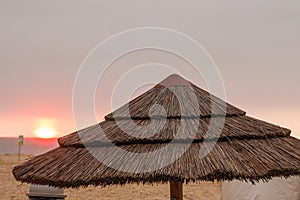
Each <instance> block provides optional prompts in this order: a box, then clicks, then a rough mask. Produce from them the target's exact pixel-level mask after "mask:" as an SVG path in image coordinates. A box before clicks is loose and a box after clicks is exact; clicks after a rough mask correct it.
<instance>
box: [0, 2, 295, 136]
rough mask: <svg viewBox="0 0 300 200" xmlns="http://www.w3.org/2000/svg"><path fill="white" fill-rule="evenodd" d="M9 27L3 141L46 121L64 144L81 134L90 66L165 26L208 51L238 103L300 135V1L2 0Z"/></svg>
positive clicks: (0, 9) (0, 60) (2, 61)
mask: <svg viewBox="0 0 300 200" xmlns="http://www.w3.org/2000/svg"><path fill="white" fill-rule="evenodd" d="M0 25H1V31H0V74H1V79H0V88H1V100H0V102H1V104H0V120H1V126H0V136H17V135H19V134H20V133H22V134H24V135H25V136H33V131H34V130H36V129H37V128H38V126H39V123H40V120H42V119H45V120H49V121H51V123H53V124H52V126H53V128H55V129H56V131H57V132H58V133H59V136H62V135H65V134H67V133H69V132H71V131H74V130H75V127H74V125H73V116H72V88H73V83H74V81H75V76H76V73H77V70H78V69H79V67H80V65H81V63H82V61H83V59H84V58H85V57H86V56H87V54H88V53H89V52H90V51H91V50H92V49H93V48H94V47H95V46H96V45H97V44H98V43H99V42H101V41H103V40H105V39H106V38H107V37H109V36H111V35H113V34H116V33H118V32H120V31H124V30H127V29H131V28H136V27H147V26H155V27H164V28H170V29H174V30H177V31H180V32H183V33H185V34H187V35H189V36H191V37H192V38H194V39H195V40H196V41H198V42H199V43H200V44H202V45H203V46H204V47H205V48H206V49H207V51H208V52H209V53H210V55H211V56H212V58H213V59H214V61H215V62H216V64H217V65H218V67H219V70H220V72H221V74H222V77H223V80H224V84H225V87H226V93H227V100H228V101H229V102H230V103H232V104H234V105H236V106H237V107H240V108H241V109H243V110H245V111H247V113H248V115H250V116H254V117H257V118H260V119H263V120H265V121H269V122H273V123H275V124H279V125H281V126H284V127H287V128H290V129H292V131H293V135H296V136H298V137H300V125H299V120H300V104H299V102H300V93H299V85H300V79H299V77H298V76H299V72H300V68H299V67H300V66H299V64H300V55H299V52H300V38H299V35H300V2H299V1H296V0H294V1H291V0H287V1H276V0H265V1H258V0H255V1H240V0H236V1H171V0H170V1H54V0H52V1H49V0H45V1H32V0H28V1H13V0H2V1H0ZM152 53H153V52H152ZM153 54H155V53H153ZM153 54H148V57H151V56H150V55H153ZM138 58H139V59H140V60H143V59H144V58H141V56H139V57H138ZM124 59H125V58H124ZM145 60H147V59H145ZM125 61H126V60H124V61H123V62H124V63H122V62H121V61H120V62H118V63H116V64H115V65H118V66H119V67H122V65H123V64H124V65H125ZM128 63H130V62H126V64H128ZM107 111H108V110H107ZM103 112H104V111H103ZM105 112H106V111H105ZM103 114H104V113H101V114H100V115H101V116H102V115H103ZM101 116H100V118H101Z"/></svg>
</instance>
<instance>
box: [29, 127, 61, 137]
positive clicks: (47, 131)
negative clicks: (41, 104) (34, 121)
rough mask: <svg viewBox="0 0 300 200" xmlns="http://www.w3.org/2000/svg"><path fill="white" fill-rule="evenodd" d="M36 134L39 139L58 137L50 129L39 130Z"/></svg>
mask: <svg viewBox="0 0 300 200" xmlns="http://www.w3.org/2000/svg"><path fill="white" fill-rule="evenodd" d="M34 133H35V135H36V136H37V137H39V138H53V137H54V136H55V135H56V132H55V131H54V130H53V129H52V128H49V127H42V128H39V129H38V130H36V131H35V132H34Z"/></svg>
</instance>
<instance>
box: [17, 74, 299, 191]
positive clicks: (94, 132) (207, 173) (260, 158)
mask: <svg viewBox="0 0 300 200" xmlns="http://www.w3.org/2000/svg"><path fill="white" fill-rule="evenodd" d="M170 83H171V84H170ZM171 87H172V88H171ZM172 90H173V91H174V90H176V91H178V93H179V94H182V95H185V96H189V93H190V92H192V91H195V94H196V97H197V100H198V105H192V104H189V103H190V102H189V99H186V102H185V103H186V104H185V105H184V109H185V112H184V114H185V115H181V113H180V112H179V111H180V109H179V102H178V100H177V99H176V97H175V96H174V94H173V93H172V92H170V91H172ZM176 93H177V92H176ZM211 102H213V103H214V105H215V106H216V105H217V109H215V110H214V112H211V106H212V103H211ZM154 104H160V105H162V106H163V107H164V110H165V113H166V116H167V117H164V116H163V115H162V114H161V113H163V111H159V110H154V111H153V110H151V107H152V106H153V105H154ZM223 104H224V102H223V101H222V100H221V99H218V98H216V97H214V96H212V95H210V94H209V93H207V92H205V91H204V90H202V89H199V88H197V87H196V86H195V85H193V84H190V83H189V82H187V81H186V80H184V79H182V78H180V77H178V76H171V77H169V78H167V79H166V80H164V81H162V82H161V83H160V84H158V85H157V86H155V87H154V88H152V89H151V90H149V91H147V92H146V93H144V94H142V95H141V96H139V97H137V98H136V99H134V100H132V101H131V102H129V104H128V105H125V106H123V107H121V108H120V109H118V110H116V111H115V112H114V113H113V114H109V115H107V116H106V117H105V119H106V120H105V121H103V122H101V123H99V124H96V125H94V126H90V127H88V128H86V129H83V130H80V131H78V132H74V133H72V134H69V135H67V136H65V137H62V138H60V139H59V140H58V142H59V145H60V147H58V148H56V149H54V150H52V151H50V152H47V153H45V154H42V155H39V156H36V157H34V158H32V159H30V160H29V161H27V162H25V163H23V164H21V165H19V166H16V167H15V168H14V169H13V174H14V176H15V178H16V179H17V180H19V181H22V182H29V183H35V184H47V185H52V186H58V187H78V186H81V185H84V186H87V185H91V184H92V185H102V186H105V185H110V184H125V183H131V182H137V183H140V182H141V183H145V182H149V183H153V182H167V181H186V182H189V181H215V180H219V181H220V180H232V179H239V180H246V181H252V182H253V181H258V180H261V179H263V180H268V179H270V178H272V177H273V176H290V175H299V174H300V168H299V166H300V149H299V148H300V140H298V139H295V138H293V137H291V136H290V130H288V129H285V128H282V127H280V126H276V125H273V124H270V123H267V122H264V121H261V120H258V119H254V118H251V117H248V116H246V115H245V114H246V113H245V112H244V111H242V110H240V109H238V108H236V107H234V106H232V105H230V104H226V105H227V109H226V112H225V113H224V112H223V111H222V109H221V106H222V105H223ZM218 105H220V109H218ZM126 106H128V107H129V110H130V114H128V113H126V109H125V108H126ZM195 106H196V107H197V106H199V110H200V113H199V112H196V111H197V109H195ZM149 111H150V116H151V119H150V116H149ZM151 112H152V113H151ZM224 118H225V124H224V127H220V126H219V122H221V121H222V120H223V119H224ZM130 119H131V120H133V122H132V123H130V121H129V120H130ZM182 125H184V128H180V126H182ZM209 125H211V127H212V130H211V132H210V133H209V134H208V133H207V131H208V127H209ZM195 126H196V127H195ZM100 127H101V129H102V131H103V133H104V134H105V137H107V138H108V139H109V140H110V141H111V142H112V143H108V142H107V140H106V139H105V137H104V136H103V135H101V134H99V132H100ZM120 127H122V128H120ZM141 127H142V128H141ZM194 131H195V133H194ZM127 133H133V134H130V135H129V134H127ZM219 134H220V135H219ZM133 135H135V136H133ZM149 135H150V137H149ZM136 136H138V137H136ZM174 138H175V139H174ZM171 140H173V143H171V144H170V141H171ZM82 141H84V144H83V142H82ZM174 141H175V142H174ZM212 142H216V144H215V146H214V147H213V149H212V150H211V152H210V153H209V154H208V155H207V156H205V157H203V158H201V157H200V156H199V152H200V150H201V149H205V148H206V147H207V146H209V145H210V144H211V143H212ZM190 143H191V144H190ZM112 144H113V145H116V146H118V147H119V148H121V149H123V150H126V151H128V152H142V153H146V152H154V151H155V150H157V149H164V148H166V145H167V144H169V145H170V146H171V149H172V151H168V153H170V155H168V156H169V157H171V158H172V157H174V158H175V157H176V158H177V156H178V154H180V152H181V150H182V149H184V148H186V149H187V151H186V152H185V153H184V154H183V155H182V156H180V158H178V159H176V160H175V162H173V163H171V164H170V165H168V166H165V167H163V168H161V169H157V170H154V171H149V172H142V173H140V172H141V171H143V169H142V168H143V167H145V165H144V164H145V163H139V162H137V160H136V157H134V156H133V157H130V158H126V159H127V162H130V163H132V166H131V167H132V169H135V170H136V171H133V172H126V171H128V170H127V169H125V167H126V166H127V165H124V169H122V170H120V171H118V170H115V169H112V168H110V167H108V166H107V165H105V164H103V163H101V162H100V161H98V160H97V159H96V158H95V157H94V156H93V155H91V154H90V152H89V151H88V150H87V149H86V148H85V147H89V150H90V151H92V152H93V153H94V155H102V156H103V155H104V156H105V155H107V157H108V158H107V159H110V160H108V162H111V163H114V162H116V163H118V162H122V161H119V160H114V157H118V156H121V157H122V156H125V155H115V154H117V153H119V152H113V151H112V148H113V145H112ZM145 156H147V154H145ZM158 157H159V156H158ZM146 158H147V157H146ZM160 162H164V161H163V160H157V159H148V160H147V163H146V164H147V166H149V167H150V168H151V166H154V165H157V163H160Z"/></svg>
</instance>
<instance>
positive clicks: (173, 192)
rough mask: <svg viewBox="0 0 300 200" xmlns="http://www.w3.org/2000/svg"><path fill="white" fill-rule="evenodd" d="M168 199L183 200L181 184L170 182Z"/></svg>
mask: <svg viewBox="0 0 300 200" xmlns="http://www.w3.org/2000/svg"><path fill="white" fill-rule="evenodd" d="M170 199H171V200H183V192H182V182H170Z"/></svg>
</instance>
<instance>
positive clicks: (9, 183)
mask: <svg viewBox="0 0 300 200" xmlns="http://www.w3.org/2000/svg"><path fill="white" fill-rule="evenodd" d="M29 157H30V156H29V155H22V156H21V161H18V155H11V154H9V155H7V154H5V155H4V154H0V174H1V176H0V192H1V195H0V200H26V199H27V197H26V192H28V190H29V184H21V183H19V182H17V181H16V180H15V179H14V177H13V175H12V173H11V170H12V168H13V167H14V166H15V165H17V164H19V163H21V162H24V161H25V160H26V159H27V158H29ZM183 192H184V199H185V200H193V199H197V200H215V199H220V184H219V183H207V182H201V183H197V184H196V183H191V184H188V185H184V191H183ZM65 194H66V195H67V198H66V200H96V199H101V200H120V199H122V200H139V199H143V200H150V199H151V200H169V185H168V184H154V185H142V184H140V185H137V184H129V185H125V186H110V187H105V188H101V187H94V186H89V187H87V188H79V189H66V190H65Z"/></svg>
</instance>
